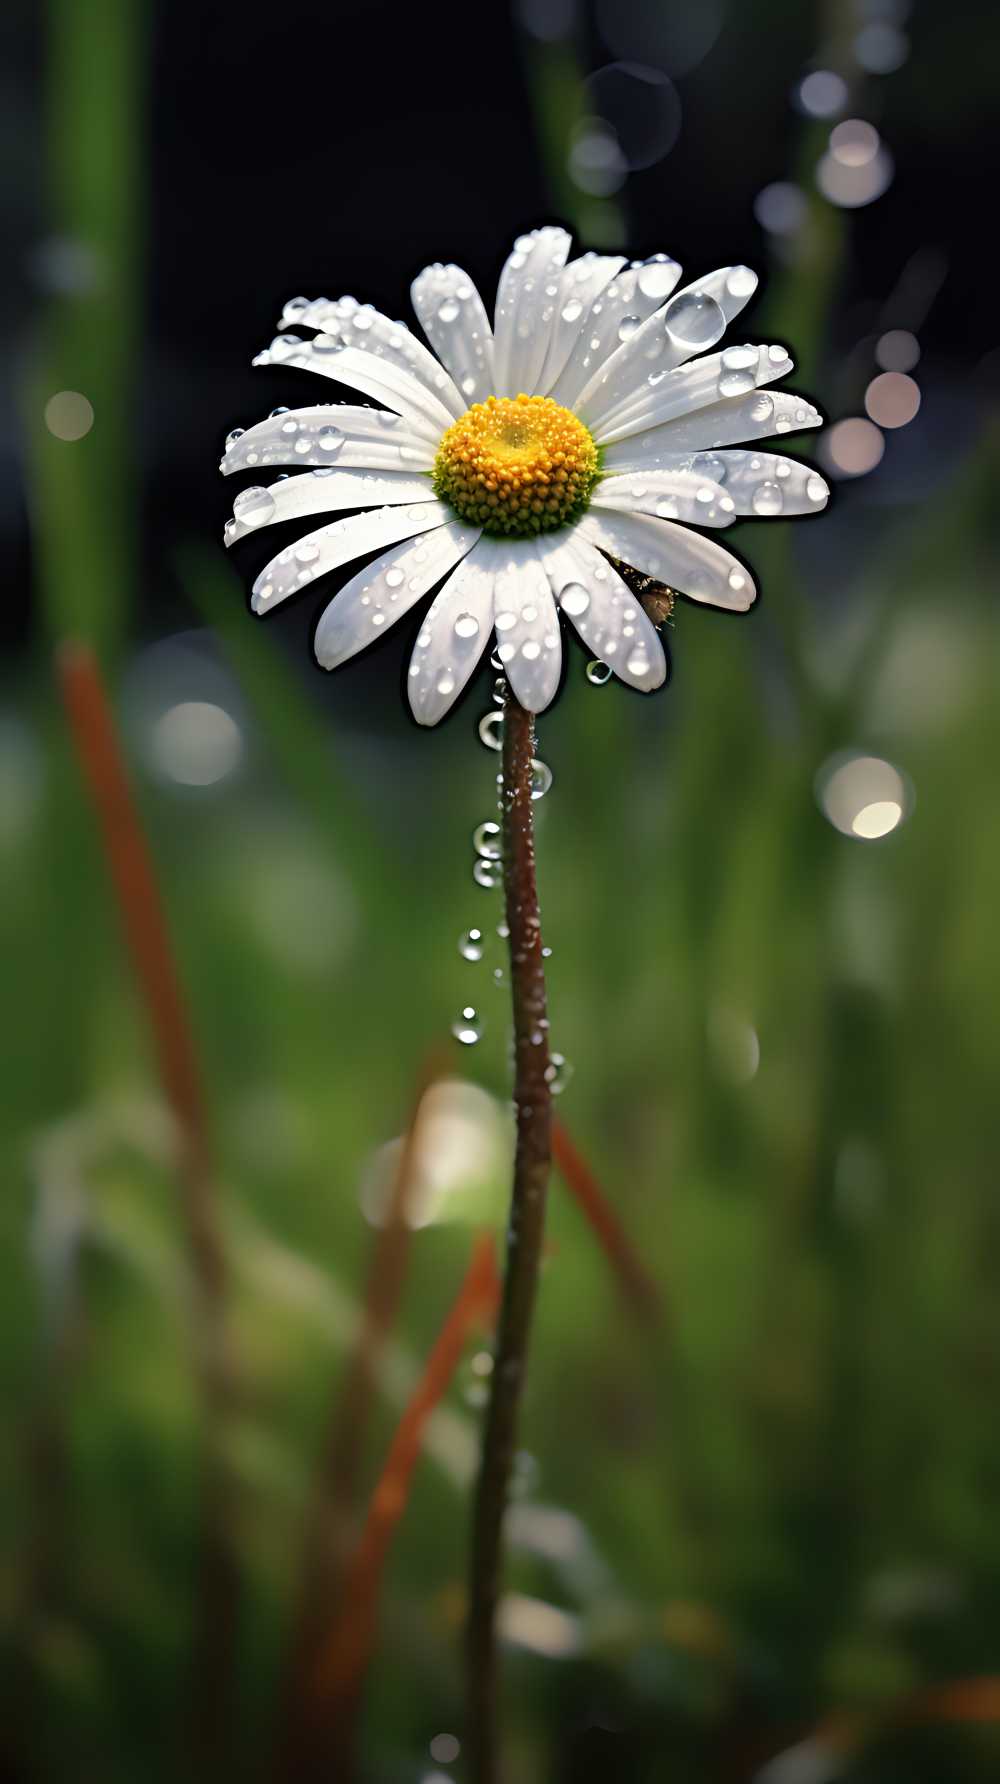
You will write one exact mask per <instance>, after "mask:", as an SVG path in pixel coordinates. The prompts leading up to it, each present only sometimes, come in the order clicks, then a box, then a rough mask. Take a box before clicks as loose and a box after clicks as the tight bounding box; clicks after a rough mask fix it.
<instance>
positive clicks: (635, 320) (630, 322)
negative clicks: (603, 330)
mask: <svg viewBox="0 0 1000 1784" xmlns="http://www.w3.org/2000/svg"><path fill="white" fill-rule="evenodd" d="M641 327H642V317H641V316H623V317H622V319H621V321H620V322H619V324H618V339H619V340H620V341H630V340H631V339H632V336H633V335H634V334H636V333H637V332H638V330H639V329H640V328H641Z"/></svg>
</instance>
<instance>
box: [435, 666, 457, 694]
mask: <svg viewBox="0 0 1000 1784" xmlns="http://www.w3.org/2000/svg"><path fill="white" fill-rule="evenodd" d="M436 685H437V691H438V693H439V694H453V693H454V692H455V677H454V676H453V675H452V673H451V670H450V669H442V671H441V673H440V675H439V676H438V678H437V684H436Z"/></svg>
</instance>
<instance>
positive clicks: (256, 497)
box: [233, 484, 275, 527]
mask: <svg viewBox="0 0 1000 1784" xmlns="http://www.w3.org/2000/svg"><path fill="white" fill-rule="evenodd" d="M274 507H275V503H274V497H273V495H272V494H271V491H270V490H269V489H265V488H264V486H263V484H255V485H254V487H253V488H252V489H241V490H240V493H239V495H238V496H237V497H236V500H235V502H234V503H233V514H234V516H235V518H236V519H237V520H239V521H242V523H243V525H244V526H245V527H262V526H264V524H265V523H266V522H267V521H269V520H273V518H274Z"/></svg>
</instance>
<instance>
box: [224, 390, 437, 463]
mask: <svg viewBox="0 0 1000 1784" xmlns="http://www.w3.org/2000/svg"><path fill="white" fill-rule="evenodd" d="M332 464H335V465H337V466H338V468H342V467H347V466H350V467H351V468H353V469H356V470H363V471H407V472H409V473H411V474H412V473H413V472H416V471H429V470H430V469H431V467H432V466H433V464H434V448H433V447H432V446H431V445H430V444H429V442H428V441H427V440H426V439H425V438H424V436H423V435H422V434H418V433H415V432H414V431H413V429H412V428H411V427H409V426H408V425H407V423H406V422H405V421H403V420H402V419H401V417H400V416H399V415H394V414H393V413H392V411H391V410H389V409H361V408H357V407H355V406H354V405H353V404H349V403H322V404H317V405H316V406H314V407H313V408H311V409H289V410H286V411H285V412H284V413H283V414H277V415H269V416H268V417H267V419H266V421H258V422H257V423H256V424H255V425H254V426H253V427H248V428H247V429H246V432H245V433H242V434H240V435H239V437H238V439H235V440H234V441H233V443H232V445H231V446H227V447H226V450H225V453H224V454H223V459H222V464H221V465H220V467H219V469H220V470H221V471H222V473H223V475H224V476H226V477H228V476H229V475H230V473H231V472H233V471H246V470H251V469H252V468H253V466H254V465H332Z"/></svg>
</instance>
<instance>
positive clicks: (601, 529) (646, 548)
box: [577, 509, 757, 613]
mask: <svg viewBox="0 0 1000 1784" xmlns="http://www.w3.org/2000/svg"><path fill="white" fill-rule="evenodd" d="M577 530H578V531H579V532H580V533H582V534H583V537H584V538H585V539H587V540H589V542H590V543H591V545H596V546H597V547H598V549H599V550H600V551H606V552H609V553H610V555H611V556H612V557H614V558H618V559H619V560H620V561H621V562H622V563H625V564H632V565H633V566H634V568H635V569H636V570H641V571H642V573H643V575H644V576H653V577H655V578H656V580H657V582H663V583H665V584H666V585H667V587H668V588H673V589H676V590H677V591H678V593H679V594H683V595H687V596H688V598H689V600H692V601H702V602H705V603H707V604H708V605H709V606H711V607H730V608H734V609H735V610H736V611H737V612H739V613H745V612H746V610H747V608H748V607H749V606H751V605H752V603H753V601H754V600H755V599H756V595H757V590H756V587H755V586H754V582H753V578H752V577H751V575H750V572H749V570H747V569H746V567H745V566H744V565H743V564H741V563H740V561H739V559H738V558H735V557H733V555H732V553H731V552H728V551H725V550H724V549H723V547H722V546H721V545H717V544H716V542H715V540H714V539H706V538H705V537H704V536H703V535H702V534H701V533H695V532H692V530H691V528H690V527H681V526H676V525H675V524H674V523H673V522H672V521H669V520H654V519H652V517H651V516H650V515H647V514H615V515H612V514H610V513H608V512H607V511H605V512H604V513H602V514H601V515H600V516H598V515H597V514H595V512H594V510H593V509H591V510H590V512H589V513H588V514H585V515H584V517H583V519H582V520H581V521H580V522H579V523H578V529H577Z"/></svg>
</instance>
